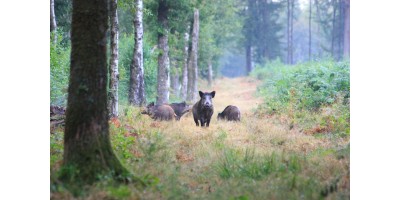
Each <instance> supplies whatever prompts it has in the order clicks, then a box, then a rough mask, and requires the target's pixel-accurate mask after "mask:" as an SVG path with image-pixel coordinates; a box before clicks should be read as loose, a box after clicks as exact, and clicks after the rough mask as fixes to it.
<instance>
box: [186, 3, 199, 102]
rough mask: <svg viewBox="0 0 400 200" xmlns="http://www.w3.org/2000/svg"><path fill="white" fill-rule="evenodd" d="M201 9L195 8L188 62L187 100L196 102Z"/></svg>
mask: <svg viewBox="0 0 400 200" xmlns="http://www.w3.org/2000/svg"><path fill="white" fill-rule="evenodd" d="M199 29H200V26H199V10H198V9H195V10H194V20H193V32H192V49H191V52H190V58H189V64H188V72H189V73H188V75H189V76H188V93H187V101H189V102H194V101H195V100H196V97H197V78H198V66H197V56H198V55H197V50H198V41H199Z"/></svg>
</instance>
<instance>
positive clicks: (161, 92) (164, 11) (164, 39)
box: [156, 0, 169, 104]
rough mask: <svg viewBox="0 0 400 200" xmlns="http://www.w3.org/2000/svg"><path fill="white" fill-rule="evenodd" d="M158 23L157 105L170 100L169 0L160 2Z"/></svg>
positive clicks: (160, 0)
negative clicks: (159, 27) (159, 29)
mask: <svg viewBox="0 0 400 200" xmlns="http://www.w3.org/2000/svg"><path fill="white" fill-rule="evenodd" d="M158 23H159V25H160V26H161V29H162V31H160V32H158V49H160V54H159V55H158V71H157V72H158V75H157V100H156V104H165V103H168V100H169V56H168V54H169V47H168V32H169V28H168V5H167V0H159V4H158Z"/></svg>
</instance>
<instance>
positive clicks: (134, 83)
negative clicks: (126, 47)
mask: <svg viewBox="0 0 400 200" xmlns="http://www.w3.org/2000/svg"><path fill="white" fill-rule="evenodd" d="M135 7H136V13H135V17H134V19H133V25H134V28H135V46H134V49H133V59H132V64H131V66H130V79H129V104H131V105H134V106H142V105H144V104H145V103H146V93H145V85H144V66H143V0H135Z"/></svg>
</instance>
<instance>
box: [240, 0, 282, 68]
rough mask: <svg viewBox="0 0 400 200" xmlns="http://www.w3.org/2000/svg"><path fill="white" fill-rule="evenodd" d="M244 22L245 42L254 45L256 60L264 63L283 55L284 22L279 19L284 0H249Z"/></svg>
mask: <svg viewBox="0 0 400 200" xmlns="http://www.w3.org/2000/svg"><path fill="white" fill-rule="evenodd" d="M247 2H248V3H247V9H245V11H244V12H245V23H244V24H243V29H242V31H243V35H244V37H245V39H244V43H245V44H247V45H251V46H253V47H254V56H255V58H256V61H257V62H259V63H264V62H265V61H266V60H272V59H276V58H279V57H280V56H281V38H282V37H283V35H282V32H281V31H282V30H283V24H282V23H281V22H280V21H279V20H278V19H279V13H282V11H283V8H284V3H283V1H257V0H248V1H247Z"/></svg>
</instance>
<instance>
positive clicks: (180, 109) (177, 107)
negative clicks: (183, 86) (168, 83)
mask: <svg viewBox="0 0 400 200" xmlns="http://www.w3.org/2000/svg"><path fill="white" fill-rule="evenodd" d="M168 105H169V106H171V108H172V109H174V112H175V114H176V120H180V119H181V117H182V116H183V115H184V114H185V113H187V112H189V110H190V106H189V105H188V104H186V102H185V101H183V102H181V103H171V104H168Z"/></svg>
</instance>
